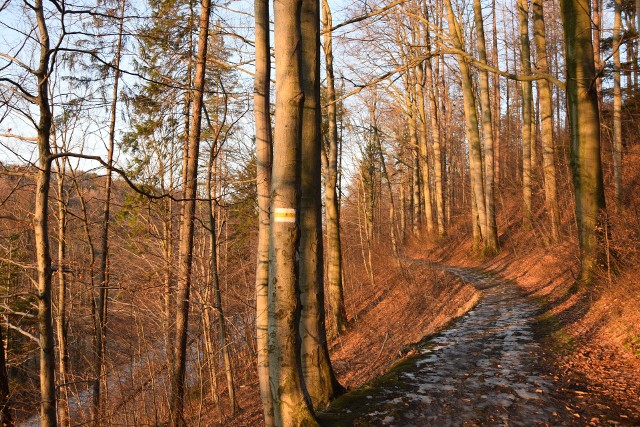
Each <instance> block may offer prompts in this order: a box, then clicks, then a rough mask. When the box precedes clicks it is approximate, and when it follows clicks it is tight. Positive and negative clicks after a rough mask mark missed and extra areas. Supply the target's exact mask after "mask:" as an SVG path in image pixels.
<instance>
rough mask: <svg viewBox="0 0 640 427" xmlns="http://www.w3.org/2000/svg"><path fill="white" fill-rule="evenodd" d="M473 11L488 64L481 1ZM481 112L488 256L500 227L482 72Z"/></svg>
mask: <svg viewBox="0 0 640 427" xmlns="http://www.w3.org/2000/svg"><path fill="white" fill-rule="evenodd" d="M473 11H474V18H475V24H476V45H477V48H478V54H479V56H480V62H482V63H483V64H487V45H486V41H485V37H484V27H483V25H484V24H483V22H484V21H483V18H482V5H481V3H480V0H474V1H473ZM479 73H480V78H479V83H480V84H479V86H480V88H479V89H480V91H479V92H480V112H481V114H482V116H481V117H482V120H481V122H482V138H483V140H484V172H485V181H484V192H485V193H484V194H485V206H486V218H487V224H486V235H485V236H484V250H485V252H487V253H488V254H494V253H496V252H497V251H498V226H497V224H496V208H495V197H494V165H493V119H492V117H491V99H490V95H491V94H490V92H489V91H490V89H489V73H488V72H487V71H486V70H480V71H479Z"/></svg>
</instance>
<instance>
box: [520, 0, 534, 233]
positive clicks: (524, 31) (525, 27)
mask: <svg viewBox="0 0 640 427" xmlns="http://www.w3.org/2000/svg"><path fill="white" fill-rule="evenodd" d="M527 1H528V0H518V17H519V20H520V21H519V22H520V52H521V53H520V67H521V69H522V74H523V75H525V76H527V75H529V74H531V60H530V58H531V49H530V45H529V5H528V2H527ZM521 86H522V127H521V128H520V132H521V135H522V199H523V205H522V225H523V227H525V228H531V147H532V146H533V144H532V137H531V129H532V122H531V113H532V89H531V81H522V82H521Z"/></svg>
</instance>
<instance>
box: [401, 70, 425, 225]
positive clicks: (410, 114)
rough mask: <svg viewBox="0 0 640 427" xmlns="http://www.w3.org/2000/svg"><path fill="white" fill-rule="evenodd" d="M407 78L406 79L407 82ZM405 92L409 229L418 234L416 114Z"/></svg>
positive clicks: (418, 185) (418, 158) (409, 97)
mask: <svg viewBox="0 0 640 427" xmlns="http://www.w3.org/2000/svg"><path fill="white" fill-rule="evenodd" d="M408 83H409V79H407V84H408ZM408 92H409V91H407V93H406V94H405V108H406V110H407V119H408V120H409V149H410V150H411V157H412V161H411V163H412V168H411V173H412V175H411V184H412V185H411V188H412V192H411V207H412V217H411V229H412V232H413V235H414V236H419V235H420V218H421V213H422V212H421V209H420V151H419V147H418V129H417V123H416V114H415V110H414V108H413V106H414V104H413V102H412V101H411V95H410V94H409V93H408Z"/></svg>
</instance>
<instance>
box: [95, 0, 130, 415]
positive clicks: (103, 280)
mask: <svg viewBox="0 0 640 427" xmlns="http://www.w3.org/2000/svg"><path fill="white" fill-rule="evenodd" d="M124 7H125V1H124V0H122V1H121V4H120V24H119V31H118V42H117V47H116V56H115V64H114V67H115V75H114V79H113V93H112V98H111V117H110V119H109V143H108V146H107V175H106V177H105V199H104V206H103V210H102V233H101V235H100V266H99V269H98V297H97V301H96V340H95V345H96V348H95V350H94V352H95V366H94V370H95V371H94V372H95V373H94V375H95V378H94V380H93V400H92V407H91V411H92V412H91V416H92V421H93V424H94V425H95V426H99V425H101V424H102V416H103V415H104V414H103V413H102V412H103V410H104V408H103V407H102V406H103V405H102V401H101V393H102V391H103V390H102V384H103V382H104V383H105V384H106V382H105V381H104V378H103V377H104V371H105V369H104V352H105V339H106V331H107V329H106V319H107V290H108V288H109V223H110V217H111V166H112V164H113V150H114V146H115V137H116V118H117V112H116V107H117V105H118V85H119V83H120V56H121V52H122V42H123V29H124Z"/></svg>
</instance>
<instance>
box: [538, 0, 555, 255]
mask: <svg viewBox="0 0 640 427" xmlns="http://www.w3.org/2000/svg"><path fill="white" fill-rule="evenodd" d="M532 5H533V31H534V40H535V43H536V66H537V68H538V71H539V72H540V73H543V74H550V72H549V65H548V64H547V42H546V30H545V25H544V8H543V5H542V0H533V3H532ZM538 99H539V101H540V122H541V123H540V125H541V127H540V136H541V140H542V168H543V172H544V173H543V175H544V195H545V201H546V206H547V214H548V215H549V225H550V230H551V241H554V242H555V241H556V240H557V239H558V227H559V225H560V215H559V209H558V197H557V190H556V164H555V150H554V146H553V100H552V96H551V85H550V84H549V81H548V80H546V79H542V80H538Z"/></svg>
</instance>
